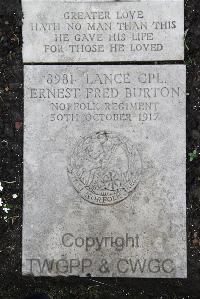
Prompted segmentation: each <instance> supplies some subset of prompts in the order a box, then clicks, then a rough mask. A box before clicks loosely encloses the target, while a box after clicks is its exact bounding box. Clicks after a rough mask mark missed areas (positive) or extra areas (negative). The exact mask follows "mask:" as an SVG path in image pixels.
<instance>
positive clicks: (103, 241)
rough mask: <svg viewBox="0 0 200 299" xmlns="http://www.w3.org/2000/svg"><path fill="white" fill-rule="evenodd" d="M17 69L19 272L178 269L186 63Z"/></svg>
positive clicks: (142, 273)
mask: <svg viewBox="0 0 200 299" xmlns="http://www.w3.org/2000/svg"><path fill="white" fill-rule="evenodd" d="M24 79H25V95H24V96H25V107H24V116H25V133H24V134H25V135H24V216H23V221H24V223H23V274H30V273H32V274H34V275H36V276H39V275H66V276H67V275H80V276H86V275H87V274H88V273H90V274H91V275H92V276H102V277H106V276H116V277H117V276H119V277H124V276H127V277H155V278H156V277H168V278H170V277H186V275H187V266H186V231H185V225H186V223H185V221H186V220H185V212H186V211H185V210H186V208H185V205H186V203H185V133H186V128H185V67H184V66H183V65H164V66H161V65H157V66H150V65H146V66H141V65H140V66H138V65H134V66H127V65H126V66H120V68H119V66H111V65H104V66H94V65H92V66H61V65H60V66H56V65H54V66H25V75H24ZM47 266H48V267H49V268H48V267H47Z"/></svg>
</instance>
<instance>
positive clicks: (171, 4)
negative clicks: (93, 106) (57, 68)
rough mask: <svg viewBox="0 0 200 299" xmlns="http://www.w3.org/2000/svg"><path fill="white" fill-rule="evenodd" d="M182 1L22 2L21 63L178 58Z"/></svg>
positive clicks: (180, 53)
mask: <svg viewBox="0 0 200 299" xmlns="http://www.w3.org/2000/svg"><path fill="white" fill-rule="evenodd" d="M183 12H184V2H183V1H180V0H179V1H145V2H143V1H141V2H133V3H131V2H129V3H128V8H127V3H126V2H115V3H112V2H109V3H100V2H98V3H97V2H96V3H95V2H94V3H71V2H70V3H69V2H68V3H64V2H63V1H59V2H58V1H53V2H51V1H25V2H23V13H24V24H23V41H24V45H23V59H24V62H25V63H26V62H37V63H38V62H42V63H45V62H98V61H158V60H183V58H184V16H183Z"/></svg>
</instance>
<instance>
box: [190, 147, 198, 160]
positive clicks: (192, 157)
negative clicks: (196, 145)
mask: <svg viewBox="0 0 200 299" xmlns="http://www.w3.org/2000/svg"><path fill="white" fill-rule="evenodd" d="M188 156H189V161H190V162H192V161H193V160H195V159H197V158H198V152H197V150H196V149H195V150H193V152H191V153H188Z"/></svg>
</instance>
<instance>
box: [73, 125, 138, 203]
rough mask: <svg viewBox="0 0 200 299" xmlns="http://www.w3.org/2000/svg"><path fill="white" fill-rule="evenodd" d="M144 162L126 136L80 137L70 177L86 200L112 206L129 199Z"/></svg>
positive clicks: (116, 134)
mask: <svg viewBox="0 0 200 299" xmlns="http://www.w3.org/2000/svg"><path fill="white" fill-rule="evenodd" d="M141 170H142V161H141V157H140V154H139V152H138V150H137V148H136V147H135V146H134V145H133V144H132V142H131V141H130V140H129V139H128V138H127V137H125V136H123V135H121V134H118V133H115V132H110V131H99V132H94V133H92V134H90V135H88V136H85V137H82V138H80V140H79V141H78V142H77V144H76V146H75V148H74V151H73V153H72V155H71V158H70V163H69V166H68V175H69V177H70V180H71V182H72V184H73V186H74V188H75V189H76V191H77V192H78V193H79V195H80V196H81V197H82V198H84V199H85V200H86V201H88V202H90V203H92V204H97V205H112V204H116V203H119V202H120V201H122V200H124V199H126V198H127V197H128V196H129V195H130V194H132V192H134V190H135V188H136V186H137V185H138V183H139V180H140V176H141Z"/></svg>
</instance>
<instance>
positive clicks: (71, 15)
mask: <svg viewBox="0 0 200 299" xmlns="http://www.w3.org/2000/svg"><path fill="white" fill-rule="evenodd" d="M115 13H116V15H115V17H116V19H129V20H134V19H142V18H144V15H143V11H141V10H132V11H131V10H130V11H116V12H115ZM112 17H113V16H111V13H110V11H76V12H75V11H66V12H65V13H64V18H65V19H66V20H106V19H107V20H110V19H111V18H112Z"/></svg>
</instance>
